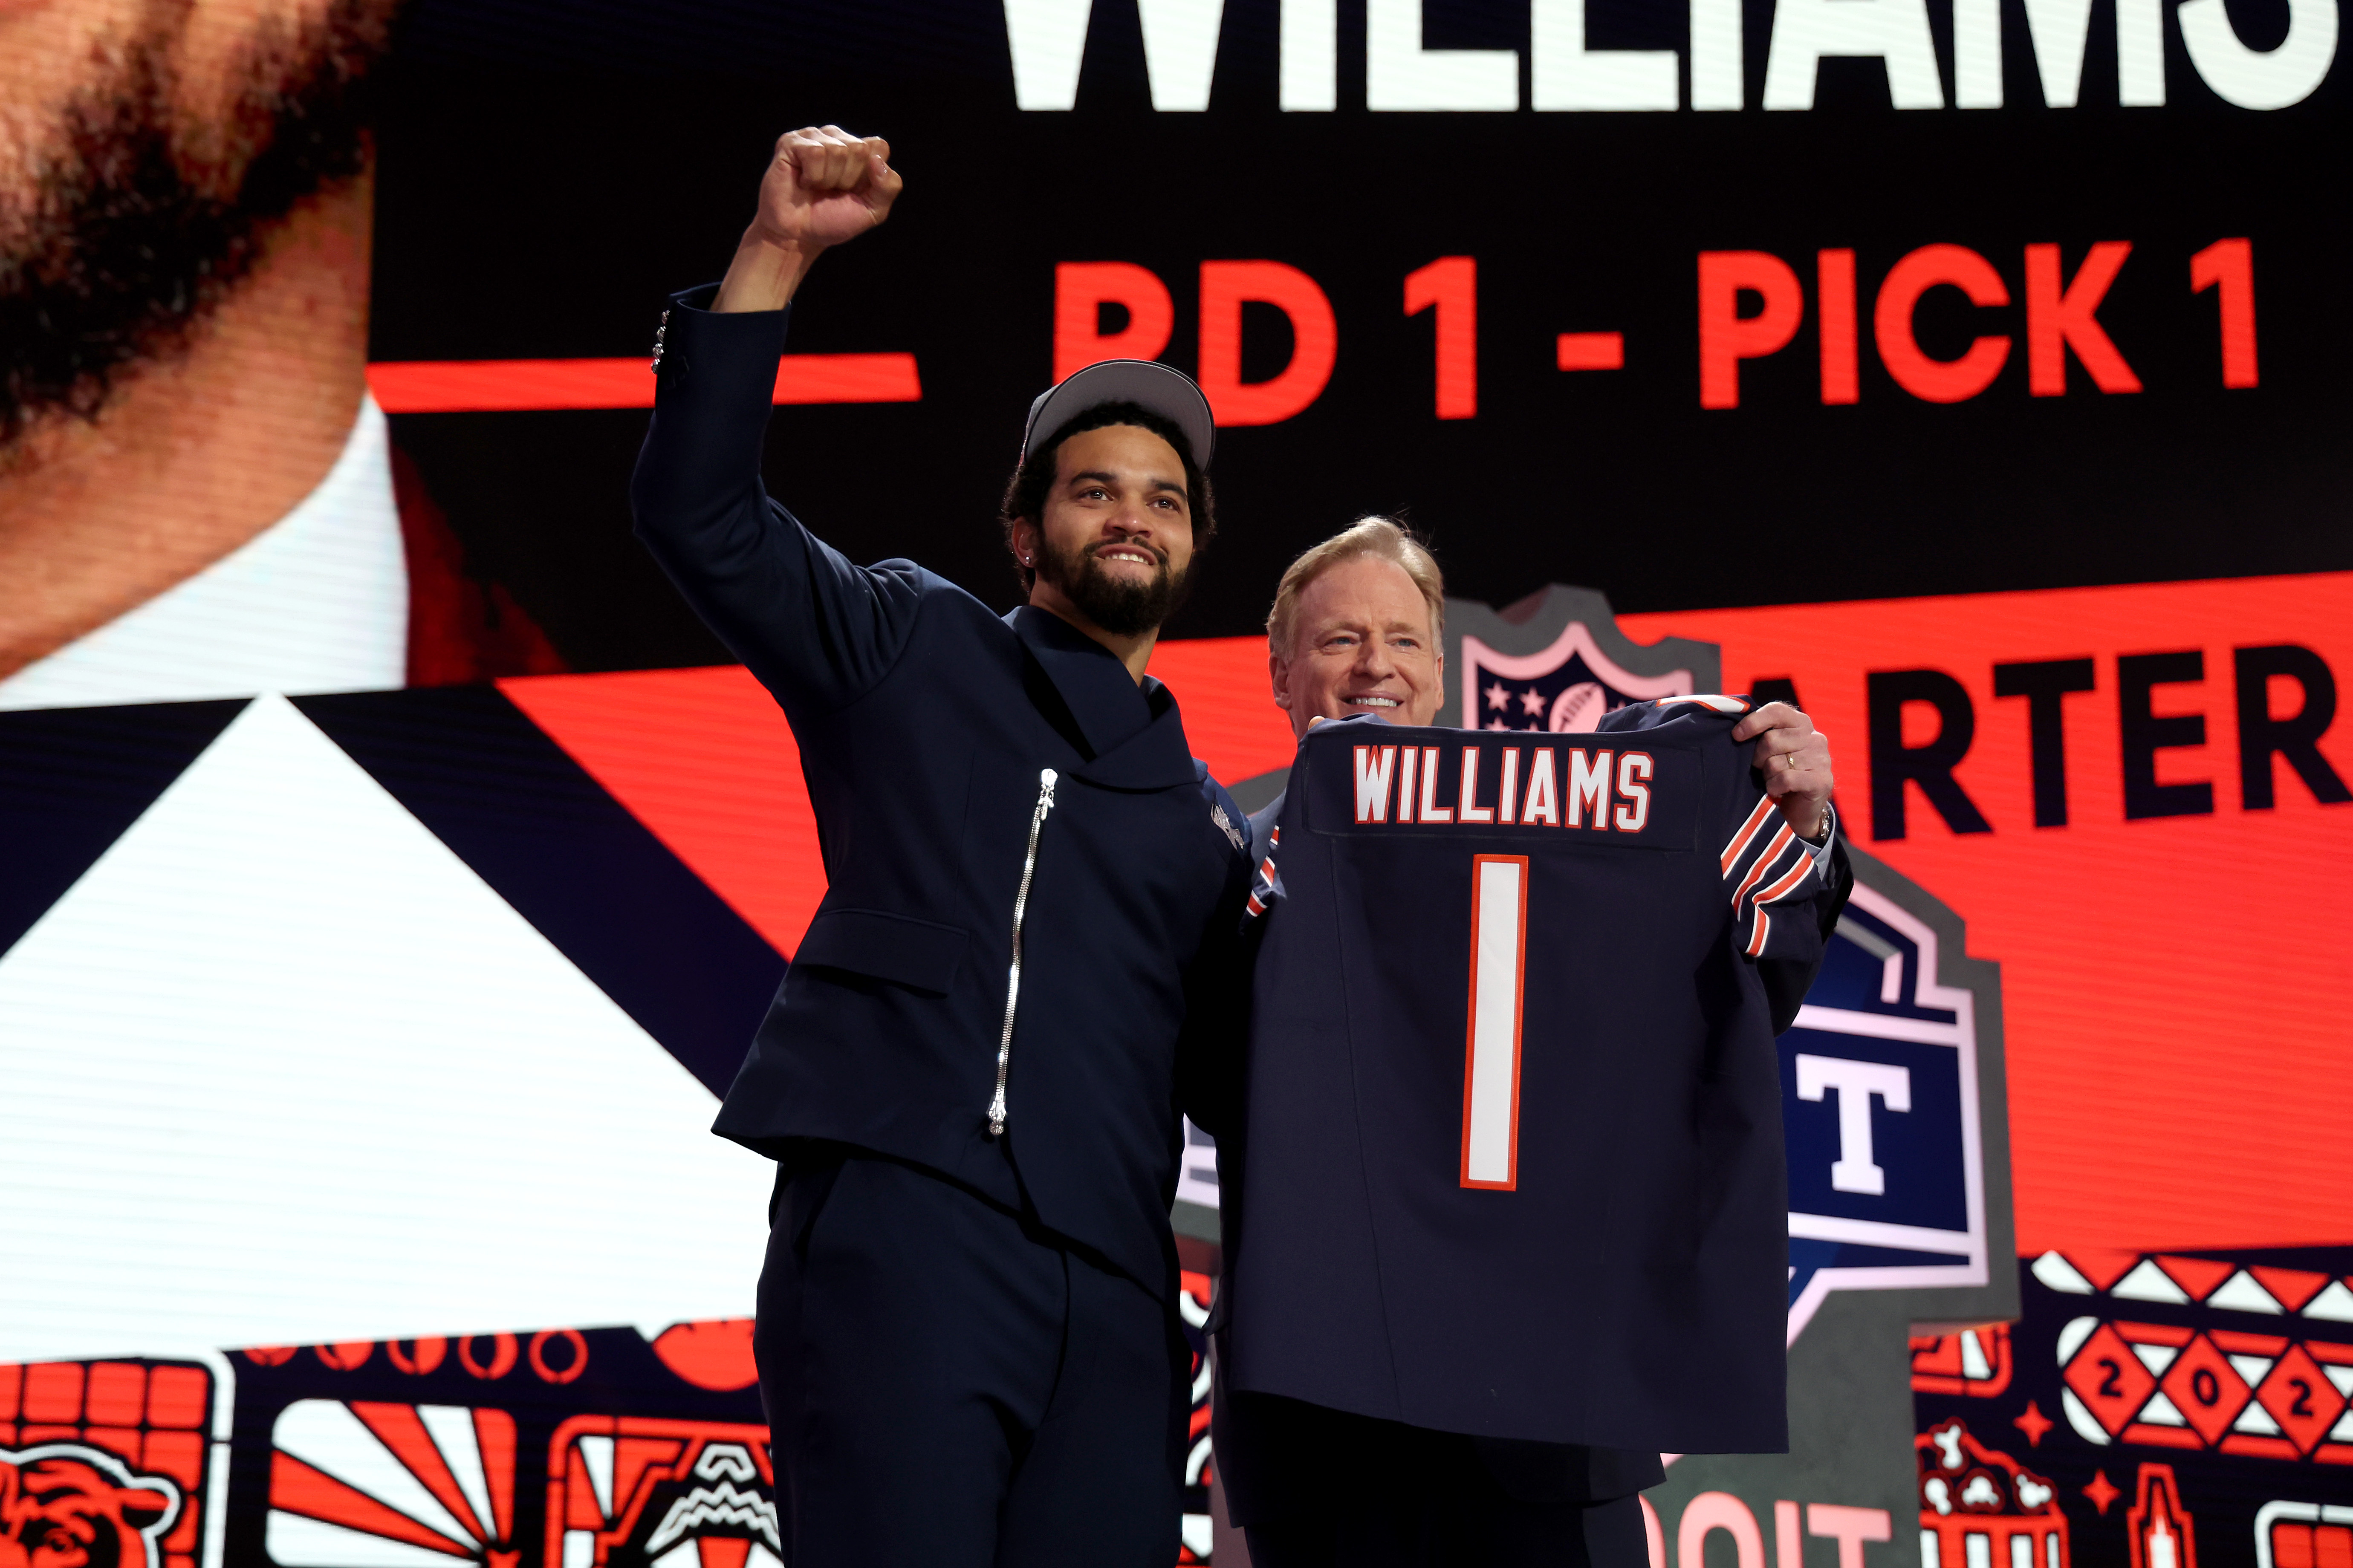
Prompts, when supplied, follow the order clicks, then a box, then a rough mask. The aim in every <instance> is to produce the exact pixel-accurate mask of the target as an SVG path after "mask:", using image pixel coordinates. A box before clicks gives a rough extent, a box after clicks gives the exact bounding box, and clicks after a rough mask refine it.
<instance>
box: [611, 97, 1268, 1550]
mask: <svg viewBox="0 0 2353 1568" xmlns="http://www.w3.org/2000/svg"><path fill="white" fill-rule="evenodd" d="M889 156H890V148H889V146H888V145H887V144H886V143H885V142H882V141H881V140H880V139H879V138H864V139H861V138H858V137H853V136H849V135H848V134H846V133H844V132H841V131H839V129H837V128H834V127H830V126H828V127H825V128H822V129H812V130H806V131H798V132H793V133H791V134H789V135H787V136H786V137H784V138H783V139H782V140H781V141H780V142H778V143H777V144H776V156H775V157H774V159H773V160H772V161H771V163H770V164H769V167H768V170H767V173H766V175H765V178H764V180H763V182H762V184H761V187H760V197H759V205H758V211H757V213H756V215H755V216H754V218H753V220H752V223H751V224H750V226H748V227H747V228H746V229H745V230H744V238H743V241H742V244H741V245H740V246H739V247H738V248H737V250H736V253H735V257H734V259H733V264H732V265H731V266H730V267H729V268H728V271H727V276H726V279H725V281H724V282H723V283H722V284H720V285H718V286H717V287H716V288H715V289H713V288H711V287H705V288H702V289H691V290H689V291H687V292H686V293H683V294H680V295H678V296H676V297H675V299H674V300H673V302H672V305H671V308H670V310H669V311H667V312H666V313H665V316H664V327H663V331H662V335H661V338H660V340H659V346H658V349H657V353H658V393H657V398H656V405H655V413H654V418H653V423H652V426H651V428H650V429H649V432H648V435H647V437H646V444H645V448H644V451H643V453H642V454H641V455H640V457H639V458H638V468H637V474H636V479H635V480H634V482H633V486H632V499H633V500H634V503H635V507H636V512H637V519H638V534H639V537H640V538H642V539H643V540H644V541H645V542H646V544H647V546H648V548H649V549H650V550H651V551H652V552H654V554H655V555H656V556H657V557H658V558H659V560H660V562H661V563H662V564H663V566H664V567H665V569H667V570H668V571H669V573H670V575H671V577H672V579H673V580H674V581H675V582H676V583H677V584H678V585H679V587H680V589H681V592H682V593H684V594H685V595H686V597H687V598H688V600H689V601H690V602H691V603H692V604H693V605H694V606H695V607H696V609H697V610H698V611H699V612H700V613H701V614H702V616H703V617H704V618H705V619H706V620H708V621H709V622H710V624H711V625H712V627H713V628H714V629H715V630H716V631H718V633H719V634H720V635H721V636H722V637H724V638H725V639H726V640H727V642H728V645H729V646H730V647H732V648H733V649H734V650H735V652H736V653H737V654H738V655H739V656H740V657H741V658H743V660H744V663H745V664H746V665H747V666H748V667H749V668H751V670H752V671H753V673H754V675H756V676H757V677H758V678H759V679H760V680H761V681H762V682H763V683H764V684H765V685H766V687H767V688H768V689H769V690H770V691H771V692H772V693H774V694H775V696H776V700H777V702H778V704H779V705H780V706H781V707H782V708H783V709H784V711H785V714H786V717H787V718H788V719H789V720H790V721H791V722H792V726H793V731H794V734H795V737H796V739H797V741H798V742H799V747H800V756H801V766H802V771H803V773H804V774H805V776H806V777H807V784H808V792H809V796H810V800H811V802H812V804H813V805H814V806H815V808H816V814H817V820H818V834H819V837H820V839H821V841H822V844H823V847H824V853H825V861H826V874H827V879H828V891H827V894H826V898H825V901H824V903H823V905H822V906H821V907H820V908H819V910H818V914H817V916H816V918H815V920H814V921H812V922H811V923H810V926H809V930H808V934H807V937H806V938H805V939H804V940H803V942H802V943H801V945H800V948H799V950H798V951H797V952H795V954H794V955H793V960H794V962H793V965H792V969H791V972H790V973H789V974H788V975H787V976H786V981H785V984H784V987H783V989H782V991H781V992H780V993H779V994H778V995H777V998H776V1004H775V1005H774V1006H773V1007H772V1009H771V1010H770V1012H769V1014H768V1016H767V1019H766V1021H765V1023H764V1024H763V1025H762V1026H761V1028H760V1031H759V1034H758V1036H757V1037H756V1038H755V1040H754V1043H753V1046H752V1049H751V1052H750V1055H749V1056H748V1058H746V1060H745V1061H744V1068H743V1070H742V1073H741V1075H740V1076H739V1077H738V1078H737V1079H736V1081H735V1084H734V1087H733V1089H732V1090H731V1091H730V1093H729V1094H728V1096H727V1100H726V1103H725V1105H724V1106H723V1109H722V1110H721V1112H720V1116H719V1121H718V1124H717V1131H720V1132H721V1133H723V1134H724V1135H725V1136H727V1137H730V1138H733V1139H735V1140H737V1141H739V1142H743V1143H745V1144H747V1145H749V1146H750V1147H752V1148H754V1149H757V1150H759V1151H761V1152H765V1153H767V1154H770V1155H772V1156H773V1157H775V1158H776V1160H777V1162H778V1164H779V1172H778V1181H777V1193H776V1202H775V1204H774V1205H773V1209H772V1230H771V1237H770V1241H769V1248H768V1255H767V1262H766V1267H765V1269H764V1271H763V1273H762V1275H761V1280H760V1293H759V1326H758V1333H757V1340H756V1344H757V1348H758V1352H759V1361H760V1374H761V1381H760V1386H761V1394H762V1397H763V1399H764V1401H765V1405H766V1407H767V1412H768V1419H769V1422H770V1426H771V1431H772V1434H773V1438H774V1443H775V1455H776V1503H777V1508H778V1513H779V1516H780V1517H779V1523H780V1524H781V1525H782V1527H783V1533H784V1540H785V1546H786V1552H785V1556H786V1561H787V1562H789V1563H792V1565H793V1568H840V1565H843V1564H849V1563H857V1564H889V1565H901V1564H903V1565H905V1568H966V1565H968V1568H983V1565H986V1564H992V1563H995V1564H1026V1563H1085V1564H1087V1565H1088V1568H1167V1565H1168V1564H1169V1563H1174V1562H1175V1561H1176V1555H1177V1551H1178V1535H1177V1531H1178V1510H1179V1490H1178V1489H1179V1486H1180V1484H1181V1472H1182V1463H1183V1456H1184V1452H1185V1447H1184V1444H1185V1435H1186V1430H1185V1419H1186V1412H1187V1406H1188V1405H1189V1388H1188V1375H1187V1374H1188V1372H1189V1356H1188V1352H1187V1349H1186V1346H1185V1342H1184V1339H1183V1335H1182V1332H1181V1329H1180V1326H1179V1323H1178V1320H1177V1318H1176V1311H1175V1297H1176V1290H1177V1265H1176V1248H1175V1243H1174V1239H1173V1237H1171V1235H1170V1232H1169V1227H1168V1212H1169V1207H1170V1202H1171V1199H1172V1197H1173V1194H1174V1191H1175V1184H1176V1156H1177V1151H1178V1139H1179V1121H1178V1110H1179V1104H1180V1100H1182V1098H1183V1095H1182V1092H1181V1089H1182V1085H1181V1083H1180V1079H1182V1078H1183V1077H1184V1075H1185V1074H1186V1073H1187V1070H1188V1066H1189V1063H1190V1062H1191V1061H1192V1059H1193V1053H1192V1048H1191V1043H1190V1041H1189V1040H1188V1038H1187V1027H1188V1022H1189V1023H1193V1024H1195V1025H1197V1026H1198V1023H1199V1022H1200V1021H1201V1020H1204V1019H1205V1018H1206V1017H1207V1016H1208V1015H1209V1013H1210V1012H1211V1010H1212V1009H1211V1008H1210V1007H1209V1005H1208V1002H1209V998H1210V997H1211V996H1213V995H1214V994H1216V993H1217V991H1218V989H1219V986H1220V985H1221V984H1229V983H1230V981H1231V978H1232V976H1233V974H1234V973H1235V969H1236V965H1235V963H1234V959H1233V953H1232V948H1233V946H1234V943H1235V940H1236V937H1235V933H1236V929H1237V924H1238V921H1239V916H1240V909H1241V905H1242V900H1243V898H1244V896H1245V894H1246V892H1247V887H1248V876H1249V868H1248V860H1247V858H1246V856H1245V853H1244V847H1243V841H1242V837H1241V827H1242V824H1241V821H1240V814H1239V813H1238V811H1237V810H1236V809H1235V807H1234V805H1233V804H1232V802H1231V801H1230V800H1229V799H1228V798H1227V797H1226V795H1225V794H1224V792H1223V790H1221V789H1220V788H1219V787H1218V786H1217V784H1215V783H1214V782H1212V781H1210V780H1209V779H1208V774H1207V770H1206V769H1205V768H1203V767H1202V766H1201V765H1200V764H1198V763H1196V762H1194V761H1193V759H1192V757H1191V755H1190V753H1189V752H1188V750H1187V745H1186V742H1185V733H1184V727H1183V724H1182V722H1181V721H1180V719H1179V717H1178V714H1177V711H1176V703H1175V700H1173V699H1172V698H1171V696H1170V695H1169V693H1168V692H1167V690H1166V689H1165V688H1163V687H1162V686H1161V685H1160V683H1159V682H1158V681H1155V680H1154V679H1151V678H1150V677H1149V676H1147V675H1145V672H1144V670H1145V660H1146V659H1147V658H1148V657H1149V656H1150V654H1151V651H1152V646H1153V642H1154V639H1155V637H1156V636H1157V635H1158V631H1159V626H1160V622H1161V620H1162V618H1163V617H1165V616H1166V614H1167V612H1168V611H1169V609H1170V608H1171V607H1172V606H1173V605H1174V603H1175V600H1176V595H1177V594H1178V592H1179V590H1180V589H1181V587H1182V584H1183V582H1184V578H1185V575H1186V574H1187V571H1188V570H1189V569H1190V566H1191V563H1192V560H1193V557H1194V554H1195V552H1197V550H1198V548H1199V546H1200V545H1201V544H1202V543H1203V542H1205V541H1206V540H1207V539H1208V535H1209V533H1210V531H1211V529H1212V526H1213V520H1212V513H1211V507H1210V496H1209V489H1208V479H1206V477H1205V476H1204V473H1203V470H1204V469H1205V468H1207V466H1208V461H1209V457H1210V447H1211V443H1212V440H1213V438H1214V435H1215V432H1214V428H1213V424H1212V421H1211V419H1210V416H1209V409H1208V404H1207V402H1206V400H1204V399H1203V397H1202V395H1201V394H1200V392H1199V390H1198V388H1197V387H1195V386H1194V385H1193V384H1192V383H1191V382H1190V381H1189V380H1187V378H1186V377H1185V376H1183V375H1182V374H1179V373H1177V372H1176V371H1173V370H1170V369H1168V368H1167V367H1166V366H1162V365H1156V364H1147V363H1138V362H1133V361H1126V362H1112V363H1105V364H1101V365H1096V366H1093V367H1091V368H1090V369H1088V370H1085V371H1082V372H1080V373H1079V374H1076V375H1074V376H1071V377H1070V378H1069V379H1067V380H1065V381H1064V382H1062V383H1061V384H1060V385H1059V386H1057V387H1055V388H1053V389H1052V390H1051V391H1050V392H1048V393H1047V394H1045V395H1042V396H1040V397H1039V399H1038V401H1037V402H1036V403H1035V404H1033V405H1031V408H1030V411H1029V426H1028V429H1027V432H1026V434H1025V437H1024V443H1023V454H1022V461H1021V466H1020V468H1019V470H1018V473H1017V474H1016V476H1015V479H1014V481H1013V484H1012V486H1011V488H1010V489H1009V490H1008V495H1007V500H1006V505H1005V508H1004V517H1003V519H1002V521H1003V524H1004V527H1005V531H1006V539H1007V542H1008V547H1009V548H1010V550H1011V551H1012V553H1013V555H1014V557H1015V560H1016V563H1017V564H1018V568H1019V570H1020V571H1021V573H1022V574H1023V577H1024V580H1025V581H1026V582H1027V583H1028V584H1029V603H1028V604H1027V605H1023V606H1021V607H1020V608H1018V609H1016V610H1015V611H1014V612H1013V613H1012V614H1011V615H1009V616H1004V617H1002V618H1000V617H998V616H995V615H993V614H991V613H990V612H989V611H988V610H987V608H986V607H985V606H984V605H981V603H980V602H979V601H978V600H976V599H975V598H974V597H972V595H969V594H966V593H965V592H964V591H963V590H961V589H959V588H957V587H956V586H955V585H954V584H950V583H948V582H946V581H944V580H943V579H941V578H939V577H937V576H934V574H931V573H929V572H926V571H924V570H923V568H922V567H920V566H917V565H915V564H914V563H912V562H907V561H885V562H882V563H880V564H878V565H875V566H871V567H861V566H856V565H853V564H852V563H849V561H847V560H845V559H844V558H843V557H842V556H841V555H840V554H839V553H838V552H835V551H833V550H831V549H829V548H828V546H826V545H825V544H823V543H822V542H819V541H818V539H817V538H816V537H814V536H813V535H812V534H810V533H809V532H808V531H807V530H806V529H804V528H803V527H802V526H801V525H800V523H799V522H798V521H796V520H795V519H794V518H793V517H792V516H791V515H790V514H789V513H788V512H786V511H785V510H783V509H782V508H781V507H779V506H777V505H776V503H775V502H774V501H772V500H769V499H768V497H767V494H766V492H765V489H763V487H762V484H761V479H760V455H761V442H762V435H763V432H764V431H765V427H766V425H767V421H768V416H769V409H770V400H771V388H772V386H773V384H774V381H775V377H776V358H777V355H778V353H780V352H781V351H782V348H783V343H784V334H785V321H786V307H787V305H788V304H789V303H790V301H791V300H792V297H793V294H794V291H795V290H796V289H797V287H798V285H799V283H800V280H801V279H802V278H803V277H804V276H806V275H807V270H808V268H809V267H810V265H811V264H812V263H813V262H814V261H815V260H816V259H817V258H818V256H819V255H820V254H822V253H823V252H824V251H825V250H826V249H827V248H828V247H831V246H834V245H838V244H840V243H842V242H843V241H846V240H849V239H851V238H854V237H857V236H859V235H860V234H862V233H864V232H865V231H866V230H867V229H870V228H872V227H874V226H876V225H878V224H880V223H881V222H882V221H883V220H884V218H885V217H887V216H889V213H890V210H891V205H892V201H893V200H894V199H895V198H896V197H897V195H898V194H899V191H900V184H901V182H900V177H899V175H898V174H896V173H894V172H893V171H892V168H891V166H890V163H889Z"/></svg>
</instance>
